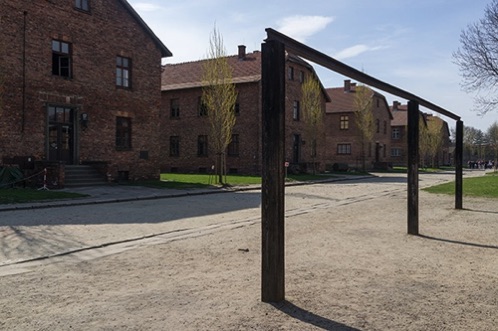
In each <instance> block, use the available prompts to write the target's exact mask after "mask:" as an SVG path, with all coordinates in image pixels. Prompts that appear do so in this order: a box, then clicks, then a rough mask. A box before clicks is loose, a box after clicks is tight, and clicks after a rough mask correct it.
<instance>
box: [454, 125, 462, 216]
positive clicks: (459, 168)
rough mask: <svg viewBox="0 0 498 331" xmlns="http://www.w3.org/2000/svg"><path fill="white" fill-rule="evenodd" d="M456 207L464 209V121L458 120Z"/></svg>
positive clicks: (455, 157)
mask: <svg viewBox="0 0 498 331" xmlns="http://www.w3.org/2000/svg"><path fill="white" fill-rule="evenodd" d="M454 159H455V177H456V178H455V209H463V198H462V196H463V122H462V121H461V120H459V121H457V122H456V142H455V156H454Z"/></svg>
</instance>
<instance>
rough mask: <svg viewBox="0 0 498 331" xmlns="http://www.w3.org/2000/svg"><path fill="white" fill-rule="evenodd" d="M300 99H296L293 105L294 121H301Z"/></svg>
mask: <svg viewBox="0 0 498 331" xmlns="http://www.w3.org/2000/svg"><path fill="white" fill-rule="evenodd" d="M299 112H300V111H299V101H297V100H294V105H293V107H292V119H293V120H294V121H299V115H300V114H299Z"/></svg>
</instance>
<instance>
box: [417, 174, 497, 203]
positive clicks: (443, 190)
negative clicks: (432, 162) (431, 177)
mask: <svg viewBox="0 0 498 331" xmlns="http://www.w3.org/2000/svg"><path fill="white" fill-rule="evenodd" d="M423 190H424V191H427V192H430V193H438V194H452V195H453V194H455V182H450V183H444V184H441V185H436V186H432V187H428V188H425V189H423ZM463 195H465V196H473V197H486V198H498V173H488V174H487V175H486V176H482V177H475V178H464V179H463Z"/></svg>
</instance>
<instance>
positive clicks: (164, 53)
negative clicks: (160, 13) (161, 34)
mask: <svg viewBox="0 0 498 331" xmlns="http://www.w3.org/2000/svg"><path fill="white" fill-rule="evenodd" d="M119 1H121V3H122V4H123V6H124V7H125V8H126V9H127V10H128V11H129V12H130V14H131V16H133V18H135V19H136V20H137V22H138V23H139V24H140V25H141V26H142V27H143V28H144V29H145V31H146V32H147V33H148V34H149V35H150V37H151V38H152V40H154V43H155V44H156V45H157V47H159V49H160V50H161V55H162V57H170V56H173V53H171V52H170V50H169V49H168V48H167V47H166V46H165V45H164V44H163V42H162V41H161V40H160V39H159V38H158V37H157V36H156V34H155V33H154V32H153V31H152V30H151V28H149V26H148V25H147V23H145V21H144V20H143V19H142V17H140V15H139V14H138V13H137V11H136V10H135V9H133V7H132V6H131V5H130V4H129V3H128V1H127V0H119Z"/></svg>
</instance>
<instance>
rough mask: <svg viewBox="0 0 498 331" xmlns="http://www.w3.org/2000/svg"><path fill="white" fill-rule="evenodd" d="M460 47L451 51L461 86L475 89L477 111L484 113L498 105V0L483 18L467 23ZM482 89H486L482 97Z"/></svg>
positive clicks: (486, 11)
mask: <svg viewBox="0 0 498 331" xmlns="http://www.w3.org/2000/svg"><path fill="white" fill-rule="evenodd" d="M460 43H461V47H460V48H459V49H458V50H457V51H456V52H454V53H453V58H454V60H455V63H456V64H457V65H458V66H459V67H460V73H461V75H462V78H463V83H462V85H463V87H464V89H465V90H466V91H467V92H477V96H476V98H475V101H476V110H477V111H478V112H479V113H480V114H486V113H487V112H489V111H491V110H496V109H497V107H498V97H497V96H496V95H497V94H496V92H497V86H498V0H493V1H492V2H491V3H490V4H489V5H488V6H487V7H486V9H485V11H484V17H483V18H482V19H480V20H479V21H478V22H475V23H472V24H469V25H468V26H467V29H465V30H463V31H462V33H461V34H460ZM481 91H488V92H489V93H488V94H487V95H485V96H482V95H480V92H481Z"/></svg>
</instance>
